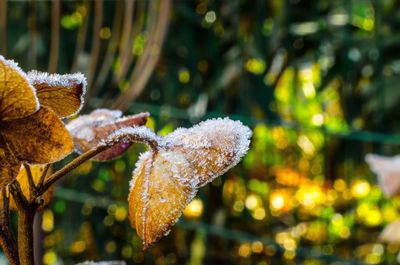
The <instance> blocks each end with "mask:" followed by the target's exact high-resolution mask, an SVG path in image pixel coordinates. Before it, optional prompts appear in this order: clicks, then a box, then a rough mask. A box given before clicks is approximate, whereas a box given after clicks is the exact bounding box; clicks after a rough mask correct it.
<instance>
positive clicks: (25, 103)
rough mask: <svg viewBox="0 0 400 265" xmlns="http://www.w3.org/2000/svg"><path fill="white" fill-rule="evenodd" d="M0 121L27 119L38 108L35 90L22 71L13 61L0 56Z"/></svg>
mask: <svg viewBox="0 0 400 265" xmlns="http://www.w3.org/2000/svg"><path fill="white" fill-rule="evenodd" d="M0 95H1V96H0V114H1V118H0V120H1V121H10V120H14V119H19V118H24V117H27V116H29V115H31V114H33V113H35V112H36V111H38V110H39V108H40V103H39V99H38V97H37V94H36V90H35V88H34V87H33V86H32V85H31V84H30V83H29V81H28V77H27V75H26V74H25V72H24V71H22V69H21V68H20V67H19V66H18V64H17V63H16V62H14V61H13V60H6V59H5V58H4V57H3V56H1V55H0Z"/></svg>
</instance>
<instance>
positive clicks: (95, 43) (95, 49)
mask: <svg viewBox="0 0 400 265" xmlns="http://www.w3.org/2000/svg"><path fill="white" fill-rule="evenodd" d="M102 24H103V0H98V1H95V2H94V26H93V32H92V34H93V35H92V52H91V54H90V58H91V61H90V65H89V72H88V80H87V83H88V89H87V92H86V97H87V98H91V97H90V95H91V89H92V84H93V81H94V80H95V74H96V70H97V61H98V59H99V53H100V45H101V42H100V36H99V33H100V30H101V26H102Z"/></svg>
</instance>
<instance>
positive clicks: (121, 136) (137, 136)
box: [100, 126, 160, 148]
mask: <svg viewBox="0 0 400 265" xmlns="http://www.w3.org/2000/svg"><path fill="white" fill-rule="evenodd" d="M159 141H160V140H159V137H158V136H157V135H156V134H155V133H154V132H153V131H152V130H150V129H149V128H147V127H144V126H134V127H123V128H121V129H118V130H116V131H114V132H113V133H112V134H110V136H108V137H107V139H105V140H104V141H102V142H100V144H104V145H110V144H118V143H121V142H128V143H132V142H141V143H146V144H148V145H149V146H151V147H153V148H157V147H158V142H159Z"/></svg>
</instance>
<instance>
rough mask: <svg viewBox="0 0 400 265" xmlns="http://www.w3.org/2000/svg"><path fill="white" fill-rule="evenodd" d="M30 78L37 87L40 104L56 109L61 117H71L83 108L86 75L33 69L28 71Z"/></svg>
mask: <svg viewBox="0 0 400 265" xmlns="http://www.w3.org/2000/svg"><path fill="white" fill-rule="evenodd" d="M28 79H29V82H30V83H31V84H32V85H33V86H34V87H35V88H36V91H37V96H38V98H39V101H40V104H41V105H43V106H46V107H47V108H49V109H51V110H52V111H54V112H55V113H56V114H57V115H58V116H59V117H61V118H65V117H70V116H72V115H75V114H77V113H78V112H79V111H80V110H81V108H82V106H83V104H84V98H83V97H84V95H85V92H86V78H85V77H84V75H82V74H80V73H77V74H68V75H59V74H48V73H41V72H37V71H31V72H29V73H28Z"/></svg>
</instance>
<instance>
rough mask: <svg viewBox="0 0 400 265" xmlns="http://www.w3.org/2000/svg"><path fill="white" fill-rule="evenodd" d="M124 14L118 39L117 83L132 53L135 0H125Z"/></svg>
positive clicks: (127, 65) (124, 71) (125, 69)
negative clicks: (122, 25)
mask: <svg viewBox="0 0 400 265" xmlns="http://www.w3.org/2000/svg"><path fill="white" fill-rule="evenodd" d="M125 4H126V7H125V14H124V27H123V30H122V37H121V41H120V49H119V60H120V62H121V64H120V67H119V70H118V73H117V77H116V80H117V83H119V82H121V80H122V77H123V76H124V74H125V73H126V71H127V69H128V68H129V59H128V58H129V57H130V56H131V54H132V49H131V48H130V46H131V42H132V35H131V31H132V18H133V11H134V6H135V1H130V0H125Z"/></svg>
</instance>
